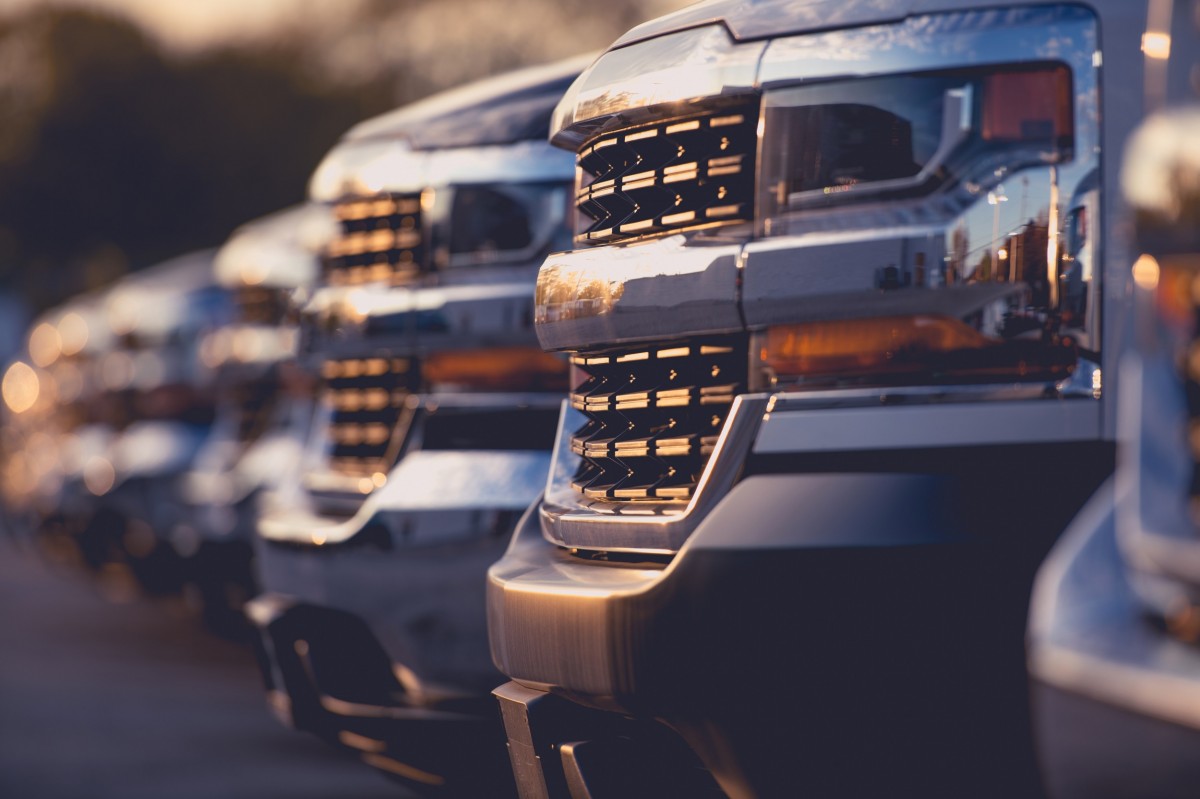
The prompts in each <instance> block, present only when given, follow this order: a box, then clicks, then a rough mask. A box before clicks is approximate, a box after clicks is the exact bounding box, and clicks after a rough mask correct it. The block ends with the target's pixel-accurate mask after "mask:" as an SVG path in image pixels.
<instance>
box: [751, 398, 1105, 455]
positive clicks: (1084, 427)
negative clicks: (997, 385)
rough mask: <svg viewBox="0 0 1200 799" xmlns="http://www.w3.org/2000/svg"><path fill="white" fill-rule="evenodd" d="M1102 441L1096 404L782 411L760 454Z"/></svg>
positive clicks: (765, 430)
mask: <svg viewBox="0 0 1200 799" xmlns="http://www.w3.org/2000/svg"><path fill="white" fill-rule="evenodd" d="M1099 439H1100V405H1099V403H1098V402H1095V401H1090V400H1078V399H1077V400H1031V401H1021V402H1013V401H1008V402H969V403H945V404H930V405H910V406H904V407H882V408H881V407H871V408H865V407H858V408H839V409H837V410H834V411H830V410H829V409H827V408H823V409H806V410H786V409H785V410H780V409H779V406H778V405H776V406H775V407H774V408H773V409H772V410H771V411H770V412H768V413H767V415H766V417H765V418H764V419H763V422H762V427H761V430H760V433H759V436H758V439H757V440H756V441H755V444H754V452H755V453H762V454H778V453H785V452H848V451H856V450H857V451H864V450H881V449H910V448H920V449H928V448H931V447H972V446H988V445H998V444H1032V443H1041V444H1045V443H1048V442H1066V441H1097V440H1099Z"/></svg>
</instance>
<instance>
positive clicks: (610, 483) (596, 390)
mask: <svg viewBox="0 0 1200 799" xmlns="http://www.w3.org/2000/svg"><path fill="white" fill-rule="evenodd" d="M748 359H749V349H748V342H747V339H746V338H745V337H744V336H730V337H722V338H713V339H706V340H695V341H686V342H674V343H665V344H656V345H653V346H643V347H638V348H625V349H620V350H616V349H614V350H606V351H603V352H590V353H579V354H577V355H575V356H573V357H572V359H571V363H572V365H573V366H574V367H575V368H574V369H573V372H574V373H575V374H576V376H577V378H578V377H582V379H581V380H579V379H577V381H576V384H575V388H574V390H573V391H572V393H571V404H572V405H573V406H574V407H575V408H576V409H577V410H579V411H581V412H583V414H584V415H585V416H586V417H587V423H586V424H585V425H584V426H583V427H582V428H580V429H579V430H577V431H575V435H573V436H572V437H571V448H572V450H574V452H575V453H576V454H577V455H580V456H582V458H583V461H582V463H581V464H580V467H579V471H578V472H577V473H576V474H575V477H574V480H573V483H574V485H575V488H576V489H577V490H579V491H580V492H582V493H583V494H584V495H586V496H588V497H590V498H593V499H607V500H639V499H658V500H663V499H681V500H682V499H688V498H689V497H691V495H692V493H693V492H694V491H695V489H696V484H697V483H698V482H699V480H700V475H701V473H702V472H703V471H704V467H705V464H706V463H707V462H708V457H709V455H711V454H712V451H713V448H714V447H715V446H716V443H717V437H718V436H719V435H720V433H721V428H722V427H723V426H724V424H725V419H726V417H727V416H728V415H729V410H730V408H731V406H732V404H733V398H734V397H735V396H737V395H738V394H740V393H744V392H745V391H746V379H747V362H748Z"/></svg>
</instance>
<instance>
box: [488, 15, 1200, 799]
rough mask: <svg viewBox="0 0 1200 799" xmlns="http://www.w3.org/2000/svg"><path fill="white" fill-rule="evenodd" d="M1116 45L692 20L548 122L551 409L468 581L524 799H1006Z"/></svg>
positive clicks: (1019, 763) (1108, 357)
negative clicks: (506, 532) (489, 553)
mask: <svg viewBox="0 0 1200 799" xmlns="http://www.w3.org/2000/svg"><path fill="white" fill-rule="evenodd" d="M1147 8H1148V3H1147V2H1142V1H1136V2H1128V1H1127V0H1096V1H1095V2H1092V3H1090V4H1088V5H1081V4H1074V3H1014V2H1003V3H997V2H996V1H995V0H891V1H890V2H853V1H850V2H841V3H829V2H798V1H796V0H793V1H791V2H784V1H783V0H758V1H757V2H729V1H728V0H715V1H713V2H705V3H700V4H697V5H695V6H693V7H691V8H689V9H685V10H683V11H680V12H678V13H676V14H673V15H668V16H666V17H663V18H661V19H659V20H656V21H652V22H649V23H646V24H645V25H642V26H640V27H638V28H635V29H633V30H632V31H630V32H629V33H628V34H626V35H625V36H624V37H622V38H621V39H620V40H618V41H617V42H616V43H615V44H614V45H613V46H612V48H610V49H609V51H608V52H606V53H605V54H604V55H602V56H601V57H600V58H599V59H598V60H597V61H596V62H595V63H594V64H593V65H592V66H591V67H590V68H588V69H587V70H585V71H584V73H583V75H582V76H581V77H580V78H579V80H578V81H576V83H575V84H574V85H573V86H572V88H571V89H570V90H569V91H568V93H567V95H566V96H565V98H564V100H563V102H562V103H561V104H560V105H559V107H558V109H557V110H556V112H555V117H554V121H553V123H552V126H551V128H552V131H551V138H552V141H553V142H554V143H555V144H557V145H558V146H560V147H563V148H564V149H567V150H570V151H573V152H574V153H575V156H576V164H577V185H576V197H575V203H576V230H575V233H576V235H575V249H573V250H572V251H570V252H563V253H556V254H554V255H552V256H550V257H549V258H548V259H547V260H546V262H545V264H544V265H543V266H542V269H541V272H540V275H539V278H538V286H537V297H536V314H537V331H538V336H539V338H540V340H541V342H542V344H543V346H544V347H545V348H546V349H547V350H550V351H556V352H563V353H566V354H568V355H569V357H570V359H571V363H572V387H571V390H570V394H569V408H568V409H567V410H566V411H565V412H564V415H563V417H562V420H561V422H560V428H559V436H558V443H557V445H556V449H555V454H554V463H553V466H552V470H551V478H550V481H549V484H548V486H547V489H546V492H545V496H544V497H543V498H542V500H541V501H540V502H539V503H538V504H537V505H536V507H535V508H533V509H532V510H531V512H530V513H529V514H528V515H527V516H526V517H524V519H523V520H522V521H521V522H520V523H519V524H518V526H517V529H516V532H515V535H514V539H513V542H512V545H511V546H510V548H509V549H508V551H507V552H506V554H505V556H504V557H503V558H502V559H501V560H500V561H499V562H498V563H497V564H496V565H495V566H493V567H492V569H491V570H490V573H489V581H490V585H489V598H488V607H489V631H490V635H491V646H492V654H493V658H494V660H495V662H496V664H497V665H498V666H499V667H500V669H501V670H502V671H503V672H504V673H505V674H507V675H509V676H510V677H511V679H512V681H511V682H509V683H508V684H506V685H504V686H502V687H501V688H499V689H498V690H497V691H496V695H497V697H498V698H499V700H500V705H501V709H502V713H503V718H504V722H505V725H506V729H507V733H508V738H509V751H510V754H511V757H512V761H513V768H514V771H515V774H516V778H517V782H518V785H519V789H520V793H521V795H522V796H523V797H526V798H527V799H531V798H532V797H544V796H551V797H558V796H563V797H565V796H590V797H609V796H620V797H629V796H658V795H668V794H670V793H671V792H672V790H675V789H673V788H672V787H671V786H680V785H688V786H692V787H690V788H689V789H688V790H687V791H684V793H688V795H704V793H705V792H709V791H712V792H715V791H716V790H717V784H719V786H720V790H721V791H723V792H725V793H726V794H728V795H730V796H736V797H747V796H796V795H809V794H811V795H815V796H823V797H834V796H848V797H858V796H884V795H889V796H891V795H906V796H907V795H920V796H996V797H1012V796H1036V795H1038V793H1039V792H1040V790H1041V789H1040V784H1039V783H1040V778H1039V774H1038V770H1037V766H1036V761H1035V754H1034V747H1033V744H1032V738H1031V735H1030V727H1031V719H1030V713H1029V702H1028V698H1029V691H1028V678H1027V672H1026V666H1025V649H1024V635H1025V627H1026V617H1027V610H1028V604H1029V596H1030V591H1031V586H1032V582H1033V578H1034V574H1035V572H1036V570H1037V567H1038V565H1039V564H1040V563H1041V562H1042V560H1043V558H1044V557H1045V555H1046V553H1047V551H1048V550H1049V549H1050V547H1051V546H1052V545H1053V543H1054V541H1055V540H1056V539H1057V538H1058V536H1059V534H1060V533H1061V532H1062V531H1063V530H1064V529H1065V528H1066V526H1067V525H1068V523H1069V522H1070V520H1071V519H1072V518H1073V517H1074V516H1075V515H1076V513H1077V512H1078V511H1079V509H1080V508H1081V507H1082V506H1083V505H1084V503H1085V502H1086V501H1087V499H1088V498H1089V497H1090V496H1091V495H1092V494H1093V493H1094V492H1095V490H1096V489H1097V487H1098V486H1099V485H1100V484H1101V483H1102V482H1103V481H1104V480H1105V479H1106V478H1107V477H1108V476H1109V475H1110V474H1111V472H1112V470H1113V468H1114V458H1115V433H1116V418H1117V414H1116V408H1117V396H1118V394H1120V385H1119V384H1120V381H1121V379H1122V377H1121V375H1120V373H1119V372H1118V371H1117V369H1116V366H1117V363H1118V360H1119V358H1120V356H1121V355H1122V354H1123V353H1124V352H1125V351H1126V350H1127V345H1128V340H1129V336H1130V313H1131V309H1132V304H1131V301H1130V296H1129V292H1128V287H1129V272H1128V265H1129V264H1130V263H1131V262H1132V259H1131V254H1132V245H1131V242H1130V240H1129V236H1128V231H1127V226H1123V225H1122V224H1120V222H1121V220H1124V219H1126V218H1127V210H1126V206H1125V204H1124V203H1123V201H1122V199H1121V197H1120V194H1119V192H1118V191H1117V190H1116V181H1117V170H1116V169H1114V168H1112V166H1111V165H1107V164H1106V162H1107V160H1108V158H1109V157H1110V155H1111V154H1113V153H1117V154H1119V153H1120V152H1121V151H1122V148H1123V147H1124V143H1125V141H1126V139H1127V138H1128V137H1129V135H1130V133H1131V131H1132V129H1133V127H1134V126H1135V125H1136V124H1137V122H1138V120H1139V119H1140V118H1141V116H1142V114H1143V92H1142V91H1141V89H1140V84H1139V82H1138V78H1139V77H1140V75H1141V73H1142V70H1143V58H1142V53H1141V48H1142V45H1143V40H1142V37H1143V33H1144V32H1146V30H1147ZM1192 43H1193V44H1194V37H1193V38H1192ZM1189 46H1191V45H1190V44H1189ZM709 775H711V777H710V776H709ZM714 779H715V784H714V782H713V780H714ZM676 792H678V791H676Z"/></svg>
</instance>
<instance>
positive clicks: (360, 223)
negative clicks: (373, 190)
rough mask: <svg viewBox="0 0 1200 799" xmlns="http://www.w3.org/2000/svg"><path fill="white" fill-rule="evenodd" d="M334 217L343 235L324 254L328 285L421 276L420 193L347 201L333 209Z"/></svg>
mask: <svg viewBox="0 0 1200 799" xmlns="http://www.w3.org/2000/svg"><path fill="white" fill-rule="evenodd" d="M334 216H335V217H336V218H337V221H338V224H339V225H340V227H341V235H340V236H338V237H337V238H336V239H334V240H333V242H332V243H331V244H330V245H329V247H328V249H327V250H326V253H325V277H326V280H327V281H328V282H329V283H330V284H332V285H335V286H336V285H359V284H362V283H370V282H376V281H388V282H391V283H402V282H404V281H405V280H408V279H411V278H412V277H415V276H416V275H417V274H418V273H419V272H420V269H421V263H422V261H423V257H422V250H423V241H422V239H423V235H422V232H421V196H420V195H419V194H380V195H377V196H373V197H353V198H348V199H345V200H343V201H341V202H339V203H338V204H337V205H335V206H334Z"/></svg>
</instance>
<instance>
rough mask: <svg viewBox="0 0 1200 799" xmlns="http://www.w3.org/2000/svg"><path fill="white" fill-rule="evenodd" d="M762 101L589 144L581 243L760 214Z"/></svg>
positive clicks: (583, 158)
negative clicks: (757, 166)
mask: <svg viewBox="0 0 1200 799" xmlns="http://www.w3.org/2000/svg"><path fill="white" fill-rule="evenodd" d="M757 123H758V113H757V109H756V108H754V107H746V108H742V109H738V110H736V111H731V112H724V113H721V114H720V115H709V116H705V117H699V118H696V119H689V120H684V121H675V122H670V123H667V122H660V123H656V124H654V125H649V126H643V127H639V128H634V129H630V130H625V131H621V132H620V133H617V134H614V135H611V136H606V137H604V138H602V139H600V140H598V141H595V142H592V143H590V144H588V145H585V146H584V148H583V149H582V150H580V152H579V156H578V158H577V160H576V163H577V165H578V167H579V174H580V185H579V190H578V192H577V194H576V198H575V203H576V208H577V209H578V210H579V212H580V219H581V222H580V232H579V234H578V235H577V236H576V242H577V243H579V244H600V243H612V242H615V241H620V240H623V239H628V238H633V237H636V236H645V235H649V234H654V233H665V232H671V231H675V230H683V229H686V228H692V227H701V226H707V225H713V224H726V223H730V222H742V221H747V220H750V219H752V218H753V215H754V201H753V196H754V158H755V151H756V147H757V130H756V126H757Z"/></svg>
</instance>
